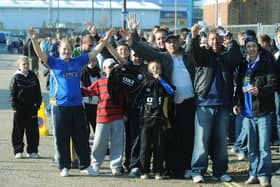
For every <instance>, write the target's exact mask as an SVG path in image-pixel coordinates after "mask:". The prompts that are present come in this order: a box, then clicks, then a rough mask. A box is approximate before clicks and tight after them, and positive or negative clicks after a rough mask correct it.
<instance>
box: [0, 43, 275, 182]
mask: <svg viewBox="0 0 280 187" xmlns="http://www.w3.org/2000/svg"><path fill="white" fill-rule="evenodd" d="M1 53H2V54H1ZM3 53H5V49H4V48H3V46H1V45H0V120H1V128H0V187H2V186H3V187H4V186H5V187H6V186H9V187H10V186H22V187H25V186H30V187H32V186H67V187H69V186H97V187H99V186H100V187H120V186H122V187H131V186H133V187H134V186H135V187H138V186H139V187H140V186H141V187H142V186H145V187H146V186H153V187H163V186H164V187H173V186H174V187H181V186H182V187H183V186H184V187H186V186H215V187H216V186H235V187H238V186H245V185H244V181H245V180H246V178H247V167H248V165H247V161H242V162H240V161H237V160H236V157H235V156H234V155H232V154H231V153H229V159H230V164H229V167H230V168H229V174H230V175H232V176H233V179H234V180H233V181H234V182H231V183H217V182H213V181H212V180H211V177H210V176H207V177H206V183H203V184H201V185H195V184H193V183H192V182H191V180H174V179H172V180H170V179H168V180H162V181H155V180H152V179H150V180H140V179H131V178H129V177H128V176H127V175H125V176H122V177H118V178H115V177H112V176H111V173H110V170H109V168H108V161H105V163H104V164H103V165H104V167H103V168H102V170H101V176H100V177H88V176H83V175H82V174H80V173H79V171H78V170H75V169H73V170H71V171H70V174H71V177H67V178H63V177H60V176H59V171H58V170H57V169H56V168H55V167H54V166H52V164H51V159H52V156H53V154H54V149H53V137H52V136H46V137H41V139H40V146H39V152H40V154H41V155H42V158H41V159H37V160H32V159H21V160H16V159H14V155H13V151H12V145H11V130H12V111H11V109H10V105H9V103H8V85H9V81H10V78H11V76H12V74H13V73H14V71H15V69H16V66H15V64H16V63H15V61H16V57H17V55H16V54H9V55H8V54H3ZM40 68H41V69H42V67H40ZM40 80H41V84H42V88H43V92H44V100H45V101H46V100H47V93H46V91H45V90H44V85H45V79H44V77H42V73H41V74H40ZM48 120H49V119H48ZM47 128H48V129H49V130H51V128H50V127H49V123H48V124H47ZM229 148H230V147H229ZM272 149H273V170H276V168H277V167H279V166H280V164H279V163H280V155H278V154H277V153H276V151H275V150H276V149H277V147H272ZM209 173H210V174H211V171H209ZM272 181H273V183H274V186H280V185H278V184H280V183H279V177H273V180H272ZM254 186H256V185H253V187H254Z"/></svg>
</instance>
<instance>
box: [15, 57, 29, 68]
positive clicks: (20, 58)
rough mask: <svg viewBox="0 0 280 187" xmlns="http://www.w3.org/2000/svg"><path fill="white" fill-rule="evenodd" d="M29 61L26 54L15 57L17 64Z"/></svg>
mask: <svg viewBox="0 0 280 187" xmlns="http://www.w3.org/2000/svg"><path fill="white" fill-rule="evenodd" d="M23 62H25V63H29V58H28V57H27V56H20V57H18V59H17V66H19V65H20V64H21V63H23Z"/></svg>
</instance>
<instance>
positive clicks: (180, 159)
mask: <svg viewBox="0 0 280 187" xmlns="http://www.w3.org/2000/svg"><path fill="white" fill-rule="evenodd" d="M194 114H195V99H194V98H191V99H186V100H184V101H183V102H182V103H180V104H175V124H174V126H173V133H174V136H173V137H174V141H173V144H174V145H171V146H172V147H169V148H167V149H172V150H173V151H174V152H173V153H174V154H173V158H172V161H173V162H172V161H171V162H172V163H171V164H170V165H171V168H172V170H173V171H174V175H175V176H176V177H179V178H181V177H183V176H184V172H185V170H191V160H192V152H193V144H194ZM169 146H170V145H169Z"/></svg>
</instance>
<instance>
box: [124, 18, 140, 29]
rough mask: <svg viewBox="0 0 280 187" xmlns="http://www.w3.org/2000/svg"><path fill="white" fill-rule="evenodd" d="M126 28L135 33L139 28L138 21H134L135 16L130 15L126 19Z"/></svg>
mask: <svg viewBox="0 0 280 187" xmlns="http://www.w3.org/2000/svg"><path fill="white" fill-rule="evenodd" d="M126 22H127V26H128V29H129V31H130V32H133V31H136V30H137V29H138V27H139V21H138V20H137V19H136V14H135V13H131V14H129V15H128V16H127V19H126Z"/></svg>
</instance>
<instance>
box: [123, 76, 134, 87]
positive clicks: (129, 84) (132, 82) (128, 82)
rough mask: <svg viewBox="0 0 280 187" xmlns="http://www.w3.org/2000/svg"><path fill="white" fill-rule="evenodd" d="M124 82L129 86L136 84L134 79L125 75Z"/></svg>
mask: <svg viewBox="0 0 280 187" xmlns="http://www.w3.org/2000/svg"><path fill="white" fill-rule="evenodd" d="M122 83H124V84H125V85H128V86H133V85H134V80H132V79H130V78H128V77H123V78H122Z"/></svg>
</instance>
